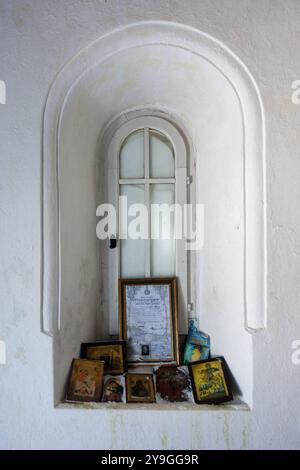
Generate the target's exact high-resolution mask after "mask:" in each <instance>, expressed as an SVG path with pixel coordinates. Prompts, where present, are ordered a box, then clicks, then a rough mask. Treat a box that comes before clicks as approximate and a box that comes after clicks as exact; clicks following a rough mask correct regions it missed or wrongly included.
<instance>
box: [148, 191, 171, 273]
mask: <svg viewBox="0 0 300 470" xmlns="http://www.w3.org/2000/svg"><path fill="white" fill-rule="evenodd" d="M174 189H175V188H174V184H151V185H150V202H151V243H150V266H151V276H173V275H175V238H174V211H168V210H167V211H163V207H162V206H161V210H160V211H158V206H156V207H153V206H152V204H165V205H166V206H167V207H169V208H170V207H171V206H172V205H173V204H174V197H175V194H174Z"/></svg>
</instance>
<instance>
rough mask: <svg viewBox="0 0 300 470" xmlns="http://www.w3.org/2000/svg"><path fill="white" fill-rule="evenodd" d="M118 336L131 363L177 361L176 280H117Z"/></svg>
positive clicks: (174, 362) (176, 362)
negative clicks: (125, 346) (122, 341)
mask: <svg viewBox="0 0 300 470" xmlns="http://www.w3.org/2000/svg"><path fill="white" fill-rule="evenodd" d="M119 320H120V336H121V338H122V339H123V340H126V341H127V360H128V363H131V364H145V363H151V364H157V363H162V362H165V363H173V364H178V361H179V349H178V324H177V280H176V278H163V279H157V278H156V279H120V280H119Z"/></svg>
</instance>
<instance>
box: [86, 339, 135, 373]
mask: <svg viewBox="0 0 300 470" xmlns="http://www.w3.org/2000/svg"><path fill="white" fill-rule="evenodd" d="M80 357H81V358H84V359H90V360H98V361H104V363H105V365H104V374H110V375H119V374H123V373H124V372H126V371H127V361H126V341H120V340H116V341H97V342H89V343H82V344H81V350H80Z"/></svg>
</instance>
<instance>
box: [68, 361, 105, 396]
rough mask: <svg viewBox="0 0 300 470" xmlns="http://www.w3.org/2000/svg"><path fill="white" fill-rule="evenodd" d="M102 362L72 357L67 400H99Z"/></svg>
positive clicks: (102, 371)
mask: <svg viewBox="0 0 300 470" xmlns="http://www.w3.org/2000/svg"><path fill="white" fill-rule="evenodd" d="M103 376H104V362H102V361H95V360H91V361H89V360H87V359H73V361H72V366H71V373H70V378H69V384H68V391H67V396H66V400H67V401H79V402H91V401H93V402H99V401H101V396H102V387H103Z"/></svg>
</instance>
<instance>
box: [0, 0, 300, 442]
mask: <svg viewBox="0 0 300 470" xmlns="http://www.w3.org/2000/svg"><path fill="white" fill-rule="evenodd" d="M142 20H169V21H178V22H180V23H186V24H188V25H191V26H194V27H196V28H199V29H201V30H203V31H204V32H207V33H209V34H211V35H213V36H215V37H216V38H217V39H220V40H221V41H223V42H224V43H225V44H226V45H227V46H228V47H230V48H231V49H232V50H233V51H234V52H235V53H236V54H237V55H238V56H239V57H240V58H241V59H242V60H243V61H244V63H245V64H246V65H247V66H248V67H249V69H250V70H251V72H252V74H253V76H254V78H255V79H256V81H257V83H258V86H259V88H260V91H261V93H262V99H263V102H264V105H265V111H266V126H267V185H268V188H267V189H268V211H267V216H268V251H269V267H268V269H269V286H268V304H269V311H268V317H269V324H268V329H267V330H266V331H263V332H261V333H258V334H256V335H255V336H254V339H253V342H254V401H253V402H254V406H253V410H252V411H251V412H247V411H233V410H228V411H224V410H223V409H220V410H219V411H218V410H217V409H216V410H215V409H214V410H213V411H211V412H207V411H205V412H204V411H203V412H202V411H201V410H199V411H197V412H195V411H194V410H192V411H179V410H178V411H172V412H171V411H161V410H157V411H151V412H148V411H147V410H137V411H135V412H133V411H132V410H89V409H88V410H85V409H79V410H73V409H71V410H70V409H54V408H53V405H52V403H53V401H52V398H53V391H52V390H53V381H52V342H51V339H50V338H48V337H46V336H44V335H42V334H40V303H41V294H40V288H41V269H40V262H41V256H40V253H41V211H40V208H41V170H42V168H41V137H42V114H43V107H44V104H45V100H46V95H47V92H48V90H49V87H50V85H51V82H52V81H53V79H54V77H55V75H56V73H57V72H58V70H59V69H60V68H61V67H62V66H63V65H64V63H65V62H67V61H68V60H69V59H70V58H71V57H73V56H74V55H75V54H76V53H77V52H78V51H79V50H80V49H82V48H83V47H85V46H86V45H88V44H89V43H90V42H92V41H94V40H96V39H97V38H98V37H99V36H101V35H102V34H103V33H105V32H108V31H109V30H111V29H113V28H116V27H118V26H120V25H126V24H128V23H131V22H136V21H142ZM0 36H1V41H0V59H1V67H0V74H1V76H0V79H2V80H5V82H6V86H7V104H6V105H1V106H0V128H1V139H0V158H1V172H0V181H1V184H0V190H1V199H0V209H1V230H0V236H1V245H0V246H1V249H0V254H1V271H0V294H1V316H0V318H1V322H0V339H2V340H5V341H6V347H7V364H6V365H5V366H4V365H0V384H1V401H0V447H1V448H83V449H84V448H183V449H184V448H185V449H187V448H197V449H202V448H278V447H279V448H299V446H300V444H299V441H300V419H299V412H298V409H299V408H300V396H299V387H300V365H299V366H296V365H293V364H292V361H291V354H292V349H291V344H292V341H294V340H295V339H299V337H300V317H299V301H300V299H299V292H298V285H299V280H300V261H299V252H300V248H299V239H300V238H299V231H300V224H299V221H298V217H297V215H298V205H297V202H298V200H299V187H300V186H299V177H300V159H299V148H298V147H299V135H297V129H299V126H300V106H296V105H294V104H292V102H291V99H290V97H291V83H292V81H293V80H295V79H297V78H298V79H299V75H300V58H299V57H300V56H299V41H300V3H299V2H298V1H296V0H294V1H292V0H289V1H285V2H280V1H271V0H263V1H261V0H252V1H243V0H224V1H221V0H219V1H211V0H210V1H195V0H193V1H184V0H183V1H175V0H173V1H165V0H164V1H162V0H161V1H151V0H150V1H149V0H148V1H145V2H143V1H125V0H124V1H121V0H118V1H117V0H107V1H106V2H105V1H104V0H103V1H88V0H86V1H77V0H74V1H64V2H61V1H51V2H46V1H40V0H39V1H37V0H36V1H34V0H29V1H14V0H13V1H4V0H0ZM242 353H243V351H242V350H241V351H240V354H242ZM153 430H155V432H153ZM149 436H151V437H149Z"/></svg>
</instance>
